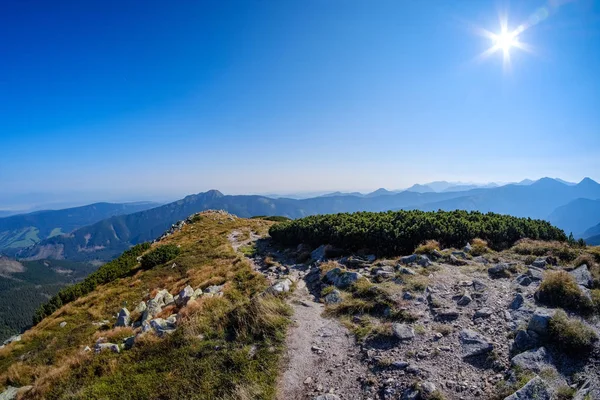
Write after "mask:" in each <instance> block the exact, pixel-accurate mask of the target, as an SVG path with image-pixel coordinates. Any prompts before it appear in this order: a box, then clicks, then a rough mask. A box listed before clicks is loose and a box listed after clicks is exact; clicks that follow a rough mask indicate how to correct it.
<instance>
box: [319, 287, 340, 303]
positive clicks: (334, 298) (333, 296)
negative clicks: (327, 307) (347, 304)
mask: <svg viewBox="0 0 600 400" xmlns="http://www.w3.org/2000/svg"><path fill="white" fill-rule="evenodd" d="M323 300H324V301H325V303H326V304H339V303H341V302H342V300H343V299H342V293H341V292H340V291H339V290H337V289H333V290H332V291H331V292H329V293H327V295H326V296H325V297H324V298H323Z"/></svg>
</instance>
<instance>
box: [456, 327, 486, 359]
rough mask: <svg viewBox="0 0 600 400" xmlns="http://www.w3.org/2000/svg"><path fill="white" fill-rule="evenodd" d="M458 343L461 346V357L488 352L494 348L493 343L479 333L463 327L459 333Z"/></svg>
mask: <svg viewBox="0 0 600 400" xmlns="http://www.w3.org/2000/svg"><path fill="white" fill-rule="evenodd" d="M458 337H459V340H460V344H461V347H462V357H463V358H468V357H474V356H479V355H482V354H486V353H489V352H490V351H492V350H493V349H494V345H493V344H492V343H490V342H489V341H488V340H487V339H486V338H484V337H483V336H482V335H480V334H479V333H477V332H475V331H472V330H470V329H463V330H462V331H461V332H460V333H459V335H458Z"/></svg>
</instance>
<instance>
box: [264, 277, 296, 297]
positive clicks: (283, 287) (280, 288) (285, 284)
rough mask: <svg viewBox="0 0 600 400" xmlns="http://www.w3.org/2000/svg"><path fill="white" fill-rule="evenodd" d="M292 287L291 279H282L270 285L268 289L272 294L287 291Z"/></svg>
mask: <svg viewBox="0 0 600 400" xmlns="http://www.w3.org/2000/svg"><path fill="white" fill-rule="evenodd" d="M291 287H292V281H290V280H289V279H282V280H280V281H278V282H276V283H275V284H274V285H273V286H271V287H269V289H267V291H268V292H269V293H271V294H279V293H287V292H289V291H290V288H291Z"/></svg>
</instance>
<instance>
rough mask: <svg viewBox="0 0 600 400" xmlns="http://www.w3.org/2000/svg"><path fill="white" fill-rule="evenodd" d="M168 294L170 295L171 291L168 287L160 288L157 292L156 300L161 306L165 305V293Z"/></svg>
mask: <svg viewBox="0 0 600 400" xmlns="http://www.w3.org/2000/svg"><path fill="white" fill-rule="evenodd" d="M167 294H168V295H169V296H170V293H169V291H168V290H166V289H162V290H159V291H158V293H156V296H154V300H155V301H156V303H157V304H158V305H159V306H161V307H163V306H165V301H164V298H165V295H167Z"/></svg>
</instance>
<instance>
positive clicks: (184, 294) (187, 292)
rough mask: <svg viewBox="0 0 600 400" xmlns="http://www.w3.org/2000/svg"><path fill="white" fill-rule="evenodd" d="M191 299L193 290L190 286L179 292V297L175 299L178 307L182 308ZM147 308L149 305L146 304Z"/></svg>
mask: <svg viewBox="0 0 600 400" xmlns="http://www.w3.org/2000/svg"><path fill="white" fill-rule="evenodd" d="M193 298H194V289H193V288H192V287H191V286H190V285H187V286H186V287H184V288H183V289H182V290H181V292H179V297H178V298H177V302H176V304H177V306H178V307H183V306H185V305H186V304H187V303H188V301H190V300H192V299H193ZM148 306H150V304H148Z"/></svg>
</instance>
